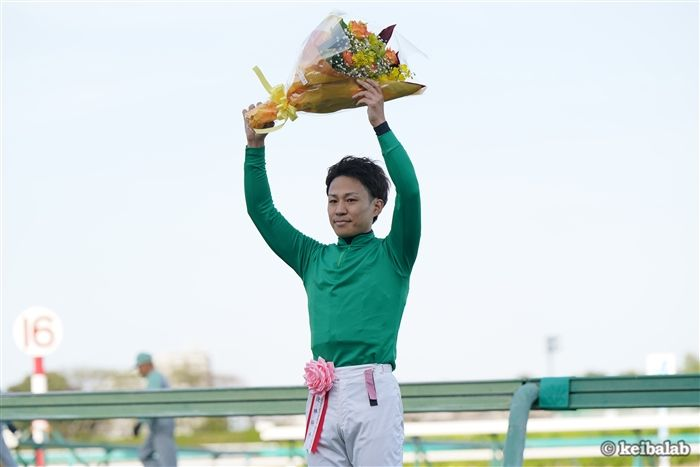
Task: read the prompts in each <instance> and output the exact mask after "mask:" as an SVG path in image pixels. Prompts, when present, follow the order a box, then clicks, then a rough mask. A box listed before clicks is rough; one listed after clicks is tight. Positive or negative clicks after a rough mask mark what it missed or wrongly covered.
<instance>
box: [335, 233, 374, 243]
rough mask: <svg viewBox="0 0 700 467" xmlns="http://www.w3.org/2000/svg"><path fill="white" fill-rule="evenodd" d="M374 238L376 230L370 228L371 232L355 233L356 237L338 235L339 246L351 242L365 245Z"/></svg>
mask: <svg viewBox="0 0 700 467" xmlns="http://www.w3.org/2000/svg"><path fill="white" fill-rule="evenodd" d="M373 239H374V232H373V231H371V230H370V231H369V232H366V233H362V234H358V235H355V236H354V237H348V238H343V237H338V246H348V245H350V244H352V245H358V246H363V245H367V244H368V243H369V242H371V241H372V240H373Z"/></svg>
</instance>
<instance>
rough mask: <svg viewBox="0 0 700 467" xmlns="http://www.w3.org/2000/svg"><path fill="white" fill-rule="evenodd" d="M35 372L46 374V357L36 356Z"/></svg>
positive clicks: (36, 373)
mask: <svg viewBox="0 0 700 467" xmlns="http://www.w3.org/2000/svg"><path fill="white" fill-rule="evenodd" d="M34 374H35V375H43V374H44V357H34Z"/></svg>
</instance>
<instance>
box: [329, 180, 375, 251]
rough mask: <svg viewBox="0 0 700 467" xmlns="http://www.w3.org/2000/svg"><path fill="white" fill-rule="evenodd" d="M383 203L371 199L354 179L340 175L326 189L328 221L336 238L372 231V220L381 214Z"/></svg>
mask: <svg viewBox="0 0 700 467" xmlns="http://www.w3.org/2000/svg"><path fill="white" fill-rule="evenodd" d="M383 207H384V201H382V200H381V199H379V198H372V197H371V195H370V194H369V191H367V188H365V186H364V185H363V184H362V183H361V182H360V181H359V180H358V179H356V178H352V177H347V176H345V175H341V176H339V177H336V178H334V179H333V181H332V182H331V184H330V186H329V187H328V220H329V221H330V223H331V227H333V231H334V232H335V234H336V235H337V236H338V237H345V238H346V237H352V236H355V235H358V234H361V233H366V232H369V231H370V230H372V219H374V217H375V216H378V215H379V213H380V212H382V208H383Z"/></svg>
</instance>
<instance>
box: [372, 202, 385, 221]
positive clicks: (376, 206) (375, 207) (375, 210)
mask: <svg viewBox="0 0 700 467" xmlns="http://www.w3.org/2000/svg"><path fill="white" fill-rule="evenodd" d="M382 209H384V200H383V199H380V198H374V201H372V214H373V215H374V217H377V216H378V215H379V214H380V213H381V212H382Z"/></svg>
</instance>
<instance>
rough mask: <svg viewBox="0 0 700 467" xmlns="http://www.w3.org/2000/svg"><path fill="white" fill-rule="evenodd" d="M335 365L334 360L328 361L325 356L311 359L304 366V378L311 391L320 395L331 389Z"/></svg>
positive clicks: (315, 394)
mask: <svg viewBox="0 0 700 467" xmlns="http://www.w3.org/2000/svg"><path fill="white" fill-rule="evenodd" d="M334 377H335V367H334V366H333V362H327V361H325V360H324V359H323V357H318V360H311V361H310V362H309V363H307V364H306V366H304V380H305V381H306V385H307V386H308V387H309V392H310V393H311V394H313V395H314V396H320V395H323V394H325V393H327V392H328V391H330V390H331V388H332V387H333V378H334Z"/></svg>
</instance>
